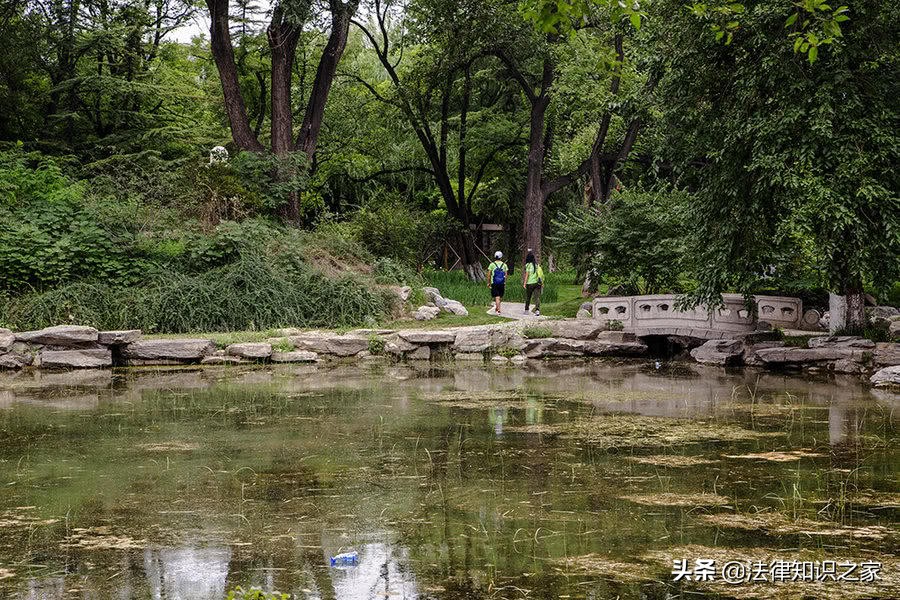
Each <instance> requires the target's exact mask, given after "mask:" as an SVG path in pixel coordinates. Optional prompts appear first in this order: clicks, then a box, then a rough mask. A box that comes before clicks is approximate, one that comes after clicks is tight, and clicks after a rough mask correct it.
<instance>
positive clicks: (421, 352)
mask: <svg viewBox="0 0 900 600" xmlns="http://www.w3.org/2000/svg"><path fill="white" fill-rule="evenodd" d="M406 357H407V358H408V359H410V360H431V348H429V347H428V346H419V347H418V348H416V349H415V350H413V351H412V352H410V353H409V354H407V355H406Z"/></svg>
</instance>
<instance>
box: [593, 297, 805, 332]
mask: <svg viewBox="0 0 900 600" xmlns="http://www.w3.org/2000/svg"><path fill="white" fill-rule="evenodd" d="M722 300H723V301H724V303H725V306H724V307H720V308H717V309H715V310H712V311H710V310H708V309H707V308H706V307H705V306H695V307H694V308H691V309H688V310H679V309H678V308H677V307H676V304H677V301H678V296H677V295H675V294H657V295H648V296H603V297H599V298H595V299H594V302H593V304H594V310H593V315H594V319H597V320H600V321H619V322H620V323H621V324H622V326H623V328H624V329H625V331H633V332H635V333H638V334H642V335H685V336H691V337H703V338H709V339H713V338H721V337H725V336H726V334H729V333H745V332H749V331H753V330H754V329H756V323H757V320H759V321H766V322H768V323H770V324H772V326H774V327H781V328H789V329H795V328H799V327H800V324H801V320H802V318H803V302H802V301H801V300H800V299H799V298H788V297H781V296H754V297H753V302H754V304H755V307H754V310H748V307H747V305H746V304H745V302H744V297H743V296H742V295H740V294H722Z"/></svg>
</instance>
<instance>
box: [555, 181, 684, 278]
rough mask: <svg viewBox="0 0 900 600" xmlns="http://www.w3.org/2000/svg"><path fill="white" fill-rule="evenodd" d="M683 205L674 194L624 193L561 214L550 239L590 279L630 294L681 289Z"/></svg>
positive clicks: (677, 195)
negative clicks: (606, 203)
mask: <svg viewBox="0 0 900 600" xmlns="http://www.w3.org/2000/svg"><path fill="white" fill-rule="evenodd" d="M685 205H686V200H685V197H684V196H683V195H682V194H678V193H668V194H667V193H636V192H631V193H625V194H622V195H621V196H619V197H617V199H616V202H615V204H613V205H610V206H604V207H601V208H599V209H592V208H579V209H577V210H574V211H571V212H570V213H568V214H566V215H563V216H562V217H561V218H560V219H558V220H557V221H554V223H553V229H554V230H555V231H556V232H557V233H556V235H555V236H554V237H553V241H554V242H556V244H557V246H558V247H559V248H561V249H562V250H563V251H564V252H566V254H567V255H568V257H569V258H570V260H571V261H572V263H573V264H574V265H575V266H576V268H577V270H578V272H579V274H581V275H584V274H586V273H593V276H592V279H593V280H594V283H595V284H597V283H599V280H600V279H601V278H602V279H603V280H604V281H605V282H606V283H607V284H609V285H610V286H614V285H618V286H622V287H623V288H624V293H625V294H629V295H630V294H654V293H663V292H679V291H683V290H682V289H681V283H680V275H681V273H682V270H683V269H684V259H685V247H686V240H687V238H686V236H685V234H684V231H685V227H684V226H683V223H684V217H683V212H684V207H685Z"/></svg>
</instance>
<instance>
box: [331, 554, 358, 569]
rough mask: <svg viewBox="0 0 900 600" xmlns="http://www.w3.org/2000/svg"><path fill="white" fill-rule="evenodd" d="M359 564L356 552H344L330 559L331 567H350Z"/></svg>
mask: <svg viewBox="0 0 900 600" xmlns="http://www.w3.org/2000/svg"><path fill="white" fill-rule="evenodd" d="M357 564H359V553H358V552H344V553H342V554H337V555H335V556H332V557H331V566H332V567H350V566H356V565H357Z"/></svg>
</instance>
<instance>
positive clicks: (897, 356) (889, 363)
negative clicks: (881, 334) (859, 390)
mask: <svg viewBox="0 0 900 600" xmlns="http://www.w3.org/2000/svg"><path fill="white" fill-rule="evenodd" d="M895 365H900V344H897V343H894V342H878V343H877V344H875V366H878V367H893V366H895Z"/></svg>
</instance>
